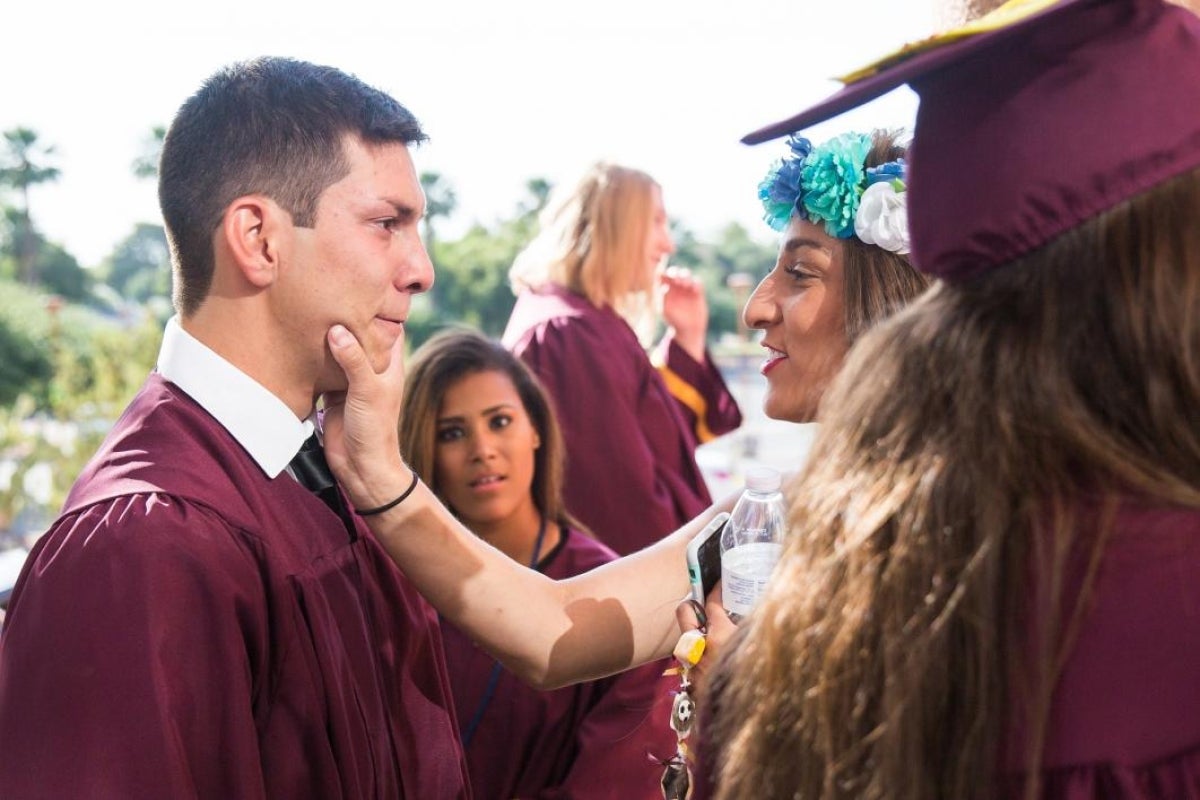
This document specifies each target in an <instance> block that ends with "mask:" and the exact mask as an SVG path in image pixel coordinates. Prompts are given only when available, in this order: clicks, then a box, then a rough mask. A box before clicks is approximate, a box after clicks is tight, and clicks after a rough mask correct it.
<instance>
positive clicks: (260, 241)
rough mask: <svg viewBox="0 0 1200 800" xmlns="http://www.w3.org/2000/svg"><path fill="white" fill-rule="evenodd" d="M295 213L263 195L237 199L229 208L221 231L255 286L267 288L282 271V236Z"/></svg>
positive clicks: (243, 271)
mask: <svg viewBox="0 0 1200 800" xmlns="http://www.w3.org/2000/svg"><path fill="white" fill-rule="evenodd" d="M290 226H291V215H289V214H288V213H287V212H285V211H284V210H283V209H282V208H280V207H279V206H278V205H277V204H276V203H275V201H273V200H271V199H270V198H269V197H265V196H263V195H260V194H248V195H244V196H242V197H239V198H237V199H235V200H234V201H233V202H232V203H230V204H229V205H228V206H227V207H226V208H225V216H224V217H223V218H222V220H221V233H222V235H223V236H224V238H225V246H226V247H227V248H228V250H229V254H230V255H231V256H232V260H233V264H234V266H235V267H236V268H237V270H238V271H239V272H241V274H242V276H243V277H245V279H246V280H247V281H248V282H249V283H250V284H251V285H253V286H256V287H259V288H265V287H267V286H269V285H271V283H273V282H274V281H275V278H276V277H277V275H278V273H279V249H280V245H281V243H282V242H281V238H282V237H283V235H284V234H285V231H286V229H287V228H289V227H290Z"/></svg>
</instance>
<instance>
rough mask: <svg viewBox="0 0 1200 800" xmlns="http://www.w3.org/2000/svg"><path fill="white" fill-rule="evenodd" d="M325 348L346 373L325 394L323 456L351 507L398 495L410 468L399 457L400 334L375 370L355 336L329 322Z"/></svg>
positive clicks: (402, 359) (402, 345) (402, 488)
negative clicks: (339, 387)
mask: <svg viewBox="0 0 1200 800" xmlns="http://www.w3.org/2000/svg"><path fill="white" fill-rule="evenodd" d="M326 340H327V341H328V343H329V351H330V352H331V353H332V354H333V358H334V360H335V361H337V363H338V366H340V367H341V368H342V371H343V372H344V373H345V374H346V381H347V387H346V391H344V392H327V393H326V394H325V395H324V397H323V400H324V408H325V413H324V416H323V418H322V419H323V433H324V441H323V444H324V448H325V458H326V460H328V461H329V466H330V469H332V470H333V474H334V475H336V476H337V479H338V481H339V482H340V483H341V484H342V486H343V487H344V488H345V489H346V492H347V493H348V494H349V495H350V499H351V501H352V502H353V503H354V506H355V507H356V508H373V507H375V506H378V505H382V504H384V503H386V502H388V501H389V500H391V499H393V498H395V497H397V496H398V495H399V494H400V493H401V492H402V491H404V489H405V488H407V486H408V482H409V481H410V480H411V479H412V473H411V472H410V471H409V470H408V468H407V467H405V466H404V462H403V461H402V460H401V458H400V442H399V432H398V427H399V422H400V402H401V399H402V398H403V395H404V335H403V334H401V335H400V336H399V337H397V339H396V343H395V344H394V345H392V353H391V360H390V361H389V362H388V366H387V368H386V369H385V370H384V371H383V372H380V373H376V372H375V370H374V369H372V368H371V364H370V362H369V361H368V360H367V354H366V353H365V352H364V351H363V349H362V346H361V345H360V344H359V343H358V340H357V339H355V338H354V335H353V334H352V333H350V331H348V330H347V329H346V328H344V327H343V326H341V325H334V326H333V327H332V328H330V329H329V333H328V335H327V336H326Z"/></svg>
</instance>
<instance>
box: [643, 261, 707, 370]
mask: <svg viewBox="0 0 1200 800" xmlns="http://www.w3.org/2000/svg"><path fill="white" fill-rule="evenodd" d="M654 298H655V305H656V307H657V308H658V309H659V310H660V313H661V314H662V316H663V320H664V321H665V322H666V323H667V325H669V326H670V327H671V330H672V332H673V334H674V336H675V341H677V342H678V343H679V346H680V347H682V348H683V349H684V350H685V351H686V352H687V354H688V355H690V356H691V357H692V358H694V359H695V360H696V361H703V360H704V340H705V336H706V335H707V334H708V298H707V297H706V296H705V294H704V285H703V284H702V283H700V281H699V280H697V279H696V277H695V276H694V275H692V271H691V270H690V269H687V268H685V267H667V268H666V269H663V270H659V272H658V273H656V275H655V287H654Z"/></svg>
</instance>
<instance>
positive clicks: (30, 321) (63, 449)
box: [0, 281, 162, 531]
mask: <svg viewBox="0 0 1200 800" xmlns="http://www.w3.org/2000/svg"><path fill="white" fill-rule="evenodd" d="M0 301H2V302H0V401H2V402H0V531H3V530H4V529H6V528H8V527H10V526H12V525H15V524H17V523H16V520H17V519H18V517H20V516H21V515H22V514H25V515H26V516H28V515H29V514H30V513H33V514H34V515H35V517H36V519H35V521H34V523H36V522H37V521H46V520H47V518H48V516H50V515H52V514H53V512H54V511H56V510H57V509H58V508H59V507H60V505H61V504H62V501H63V499H64V498H65V497H66V493H67V490H68V489H69V488H70V485H71V483H72V482H73V481H74V480H75V477H76V475H78V474H79V471H80V470H81V469H82V467H83V465H84V463H85V462H86V461H87V459H88V458H89V457H90V456H91V454H92V453H93V452H95V450H96V448H97V447H98V446H99V444H100V441H101V440H102V439H103V438H104V436H105V434H106V433H107V432H108V430H109V428H110V427H111V425H112V423H113V421H114V420H115V419H116V418H117V416H118V415H119V414H120V411H121V409H122V408H123V407H124V406H125V404H126V403H128V402H129V400H130V399H131V398H132V397H133V394H134V393H135V392H136V391H137V388H138V386H140V385H141V383H142V382H143V381H144V380H145V378H146V375H147V374H149V372H150V371H151V369H153V367H154V359H155V355H156V353H157V352H158V347H159V344H160V341H161V335H162V334H161V321H159V320H156V319H154V318H153V317H151V316H149V315H147V316H145V317H143V318H142V320H141V321H140V322H138V323H136V324H134V325H126V324H122V323H120V322H118V321H116V320H114V319H112V318H111V317H105V316H102V315H100V314H97V313H95V312H94V311H91V310H90V309H88V308H86V307H84V306H82V305H78V304H73V303H64V302H61V301H60V300H59V299H58V298H57V297H55V296H51V295H46V294H44V293H41V292H37V291H34V290H31V289H29V288H28V287H25V286H22V285H18V284H15V283H12V282H3V281H0ZM12 352H15V353H16V354H18V355H19V356H20V357H21V358H23V359H24V361H23V362H22V361H19V360H18V359H17V358H10V355H11V353H12ZM17 365H22V366H24V367H25V369H24V370H23V372H21V374H16V373H17V372H18V370H17V369H16V366H17ZM37 487H41V488H37ZM34 523H31V522H30V521H29V520H26V523H25V524H27V525H28V524H34Z"/></svg>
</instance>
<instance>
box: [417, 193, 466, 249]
mask: <svg viewBox="0 0 1200 800" xmlns="http://www.w3.org/2000/svg"><path fill="white" fill-rule="evenodd" d="M418 180H420V181H421V189H422V190H423V191H424V192H425V218H424V219H423V220H422V221H421V225H422V228H423V230H422V236H424V238H425V246H426V247H427V248H429V251H430V252H429V255H430V258H433V257H434V253H433V246H434V243H435V242H436V241H437V223H438V220H442V219H448V218H450V217H452V216H454V212H455V210H456V209H457V208H458V195H457V194H456V193H455V191H454V187H452V186H451V185H450V182H449V181H447V180H446V179H445V178H444V177H442V175H441V173H438V172H422V173H421V175H420V177H419V178H418ZM436 264H437V262H436V261H434V265H435V266H436Z"/></svg>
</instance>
